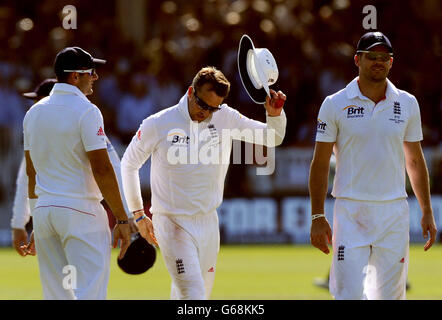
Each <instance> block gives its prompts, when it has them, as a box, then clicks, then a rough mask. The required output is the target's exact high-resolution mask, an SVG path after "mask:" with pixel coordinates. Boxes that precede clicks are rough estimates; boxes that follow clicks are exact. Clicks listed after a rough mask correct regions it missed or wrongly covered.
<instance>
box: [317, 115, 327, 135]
mask: <svg viewBox="0 0 442 320" xmlns="http://www.w3.org/2000/svg"><path fill="white" fill-rule="evenodd" d="M326 127H327V123H325V122H324V121H322V120H321V119H319V118H318V124H317V127H316V130H317V132H319V133H324V132H325V128H326Z"/></svg>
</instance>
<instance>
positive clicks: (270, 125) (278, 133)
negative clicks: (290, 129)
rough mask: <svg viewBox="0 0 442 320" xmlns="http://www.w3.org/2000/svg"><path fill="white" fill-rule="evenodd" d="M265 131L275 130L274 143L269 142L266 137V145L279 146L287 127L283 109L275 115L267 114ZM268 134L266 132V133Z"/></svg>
mask: <svg viewBox="0 0 442 320" xmlns="http://www.w3.org/2000/svg"><path fill="white" fill-rule="evenodd" d="M266 120H267V131H268V130H269V129H270V130H274V132H275V141H274V145H272V144H273V143H269V139H267V140H266V141H267V144H266V145H267V146H268V147H276V146H279V145H280V144H281V143H282V141H283V140H284V136H285V130H286V127H287V117H286V115H285V112H284V110H282V111H281V114H280V115H279V116H277V117H272V116H269V115H267V119H266ZM267 134H268V133H267Z"/></svg>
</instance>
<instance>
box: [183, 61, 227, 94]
mask: <svg viewBox="0 0 442 320" xmlns="http://www.w3.org/2000/svg"><path fill="white" fill-rule="evenodd" d="M206 83H208V84H210V85H211V87H212V89H213V91H215V93H216V95H217V96H219V97H223V98H226V97H227V96H228V95H229V92H230V82H229V80H227V78H226V76H225V75H224V74H223V73H222V72H221V71H220V70H218V69H217V68H215V67H204V68H202V69H201V70H200V71H198V73H197V74H196V75H195V77H194V78H193V81H192V87H193V89H194V90H195V91H198V90H199V89H200V88H201V87H202V86H203V85H205V84H206Z"/></svg>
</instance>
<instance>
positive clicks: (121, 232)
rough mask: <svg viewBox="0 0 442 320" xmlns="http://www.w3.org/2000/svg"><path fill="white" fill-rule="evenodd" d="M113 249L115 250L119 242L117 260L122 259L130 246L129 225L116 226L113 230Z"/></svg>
mask: <svg viewBox="0 0 442 320" xmlns="http://www.w3.org/2000/svg"><path fill="white" fill-rule="evenodd" d="M113 240H114V241H113V247H114V248H116V247H117V245H118V241H119V240H120V253H119V254H118V259H122V258H123V257H124V255H125V254H126V251H127V248H128V247H129V245H130V227H129V224H116V225H115V228H114V239H113Z"/></svg>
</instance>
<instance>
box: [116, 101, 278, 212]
mask: <svg viewBox="0 0 442 320" xmlns="http://www.w3.org/2000/svg"><path fill="white" fill-rule="evenodd" d="M221 108H222V109H221V110H219V111H218V112H215V113H214V114H212V115H211V117H209V118H208V119H206V120H205V121H202V122H200V123H198V122H194V121H192V120H191V118H190V115H189V111H188V101H187V95H184V96H183V97H182V98H181V100H180V101H179V103H178V104H177V105H175V106H173V107H170V108H168V109H165V110H162V111H160V112H158V113H156V114H154V115H152V116H150V117H148V118H146V119H145V120H144V121H143V122H142V124H141V126H140V129H139V130H138V132H137V133H136V135H135V136H134V137H133V138H132V141H131V143H130V144H129V146H128V148H127V149H126V152H125V153H124V155H123V158H122V160H121V174H122V178H123V188H124V192H125V195H126V200H127V204H128V206H129V209H130V210H131V211H135V210H138V209H141V208H143V200H142V198H141V190H140V181H139V175H138V170H139V169H140V168H141V166H142V165H143V164H144V162H145V161H146V160H147V159H148V158H149V157H150V156H152V165H151V191H152V206H151V209H150V211H151V212H152V213H154V214H180V215H194V214H201V213H202V214H205V213H210V212H213V211H214V210H215V209H216V208H217V207H218V206H219V205H220V204H221V201H222V197H223V191H224V180H225V176H226V173H227V169H228V166H229V159H230V153H231V149H232V139H240V140H243V141H248V142H252V141H253V139H250V137H248V136H247V134H246V135H245V136H241V133H245V132H246V131H250V132H255V131H254V129H257V130H256V132H262V133H263V134H264V135H263V138H259V137H258V136H259V134H257V135H256V136H253V137H254V138H255V140H254V141H255V143H258V144H264V145H267V146H276V145H279V144H281V143H282V140H283V138H284V135H285V127H286V123H287V119H286V116H285V113H284V111H282V113H281V115H280V116H278V117H269V116H267V124H266V123H262V122H259V121H255V120H251V119H248V118H246V117H244V116H243V115H241V114H240V113H239V112H238V111H236V110H235V109H232V108H230V107H229V106H228V105H226V104H223V105H222V106H221ZM232 129H233V130H232ZM234 129H236V130H234ZM269 129H273V130H274V131H273V130H269ZM271 132H275V133H276V134H275V139H274V141H271V139H270V140H268V137H270V136H271V134H269V133H271ZM227 133H229V134H231V136H228V135H227ZM266 134H269V135H268V136H266Z"/></svg>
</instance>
